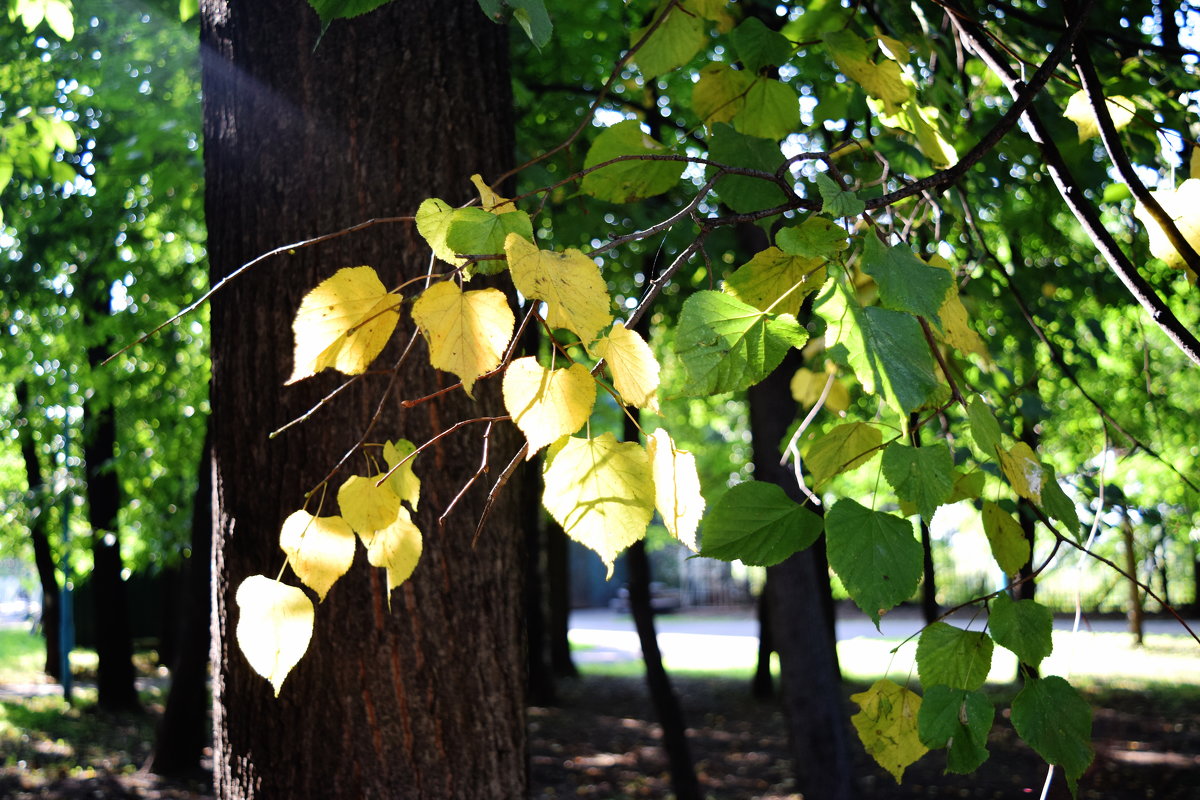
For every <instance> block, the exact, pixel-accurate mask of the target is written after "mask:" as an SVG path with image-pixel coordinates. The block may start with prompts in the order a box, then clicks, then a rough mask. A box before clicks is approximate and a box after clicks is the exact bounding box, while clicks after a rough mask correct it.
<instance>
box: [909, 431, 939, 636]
mask: <svg viewBox="0 0 1200 800" xmlns="http://www.w3.org/2000/svg"><path fill="white" fill-rule="evenodd" d="M919 420H920V415H918V414H917V413H916V412H915V411H914V412H913V413H912V414H911V415H909V418H908V424H909V428H910V431H909V440H910V441H911V442H912V446H913V447H920V446H921V429H920V428H918V427H917V422H918V421H919ZM921 552H922V554H923V555H922V560H921V572H922V575H923V577H922V580H921V615H922V617H923V618H924V619H925V624H926V625H929V624H932V623H933V622H935V621H936V620H937V618H938V614H939V613H940V612H939V609H938V601H937V580H936V578H937V576H936V575H935V574H934V570H933V538H932V537H931V536H930V535H929V520H927V519H925V518H924V517H922V518H921Z"/></svg>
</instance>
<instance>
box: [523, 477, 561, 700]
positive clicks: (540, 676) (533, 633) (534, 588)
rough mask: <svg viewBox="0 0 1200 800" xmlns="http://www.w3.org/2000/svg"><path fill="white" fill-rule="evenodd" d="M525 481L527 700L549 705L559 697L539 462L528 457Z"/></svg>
mask: <svg viewBox="0 0 1200 800" xmlns="http://www.w3.org/2000/svg"><path fill="white" fill-rule="evenodd" d="M522 469H524V471H525V484H524V486H523V487H522V495H521V517H522V521H521V527H522V529H523V530H524V531H525V632H526V638H527V639H528V646H527V648H526V656H527V662H526V669H527V670H528V675H529V702H530V703H531V704H533V705H538V706H545V705H552V704H554V703H556V702H557V701H558V691H557V687H556V686H555V684H554V670H553V669H551V666H550V659H549V648H548V644H549V636H548V630H547V624H546V619H547V614H546V603H545V598H546V592H545V591H544V586H545V584H544V582H543V577H544V575H545V570H544V569H542V557H543V555H544V553H545V548H544V547H543V546H542V542H543V541H545V535H544V530H543V527H542V525H541V524H540V523H541V516H542V515H541V504H540V501H539V493H538V487H539V486H540V485H541V465H540V464H539V463H538V462H537V461H529V462H527V463H526V464H525V465H524V467H522Z"/></svg>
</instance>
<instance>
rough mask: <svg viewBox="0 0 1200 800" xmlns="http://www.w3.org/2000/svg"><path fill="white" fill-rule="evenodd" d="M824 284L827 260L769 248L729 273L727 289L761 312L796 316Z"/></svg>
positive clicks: (726, 282) (726, 283)
mask: <svg viewBox="0 0 1200 800" xmlns="http://www.w3.org/2000/svg"><path fill="white" fill-rule="evenodd" d="M824 283H825V260H824V259H821V258H804V257H801V256H791V255H788V254H787V253H785V252H783V251H782V250H780V249H779V248H778V247H768V248H767V249H766V250H763V251H761V252H759V253H756V254H755V255H754V257H753V258H751V259H750V260H749V261H747V262H746V263H745V264H743V265H742V266H740V267H738V268H737V270H735V271H734V273H733V274H732V275H730V276H729V278H728V280H726V281H725V291H726V292H728V293H729V294H731V295H733V296H734V297H736V298H737V299H739V300H741V301H742V302H743V303H747V304H749V305H752V306H754V307H755V308H757V309H758V310H759V311H768V312H770V313H773V314H791V315H792V316H796V315H797V314H799V313H800V306H801V305H802V304H803V302H804V298H806V297H808V296H809V295H810V294H812V293H813V292H815V291H817V290H818V289H820V288H821V285H822V284H824Z"/></svg>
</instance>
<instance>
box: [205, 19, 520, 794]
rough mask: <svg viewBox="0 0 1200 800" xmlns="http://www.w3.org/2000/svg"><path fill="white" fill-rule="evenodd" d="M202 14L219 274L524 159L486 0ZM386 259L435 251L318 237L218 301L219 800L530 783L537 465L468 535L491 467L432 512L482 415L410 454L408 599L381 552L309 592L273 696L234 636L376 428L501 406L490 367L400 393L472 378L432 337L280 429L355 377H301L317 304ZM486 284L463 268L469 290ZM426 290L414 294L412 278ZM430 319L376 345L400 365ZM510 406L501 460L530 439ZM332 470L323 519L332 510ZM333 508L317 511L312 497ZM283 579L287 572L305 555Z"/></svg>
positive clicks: (418, 270) (361, 466)
mask: <svg viewBox="0 0 1200 800" xmlns="http://www.w3.org/2000/svg"><path fill="white" fill-rule="evenodd" d="M201 10H202V16H203V19H202V26H201V30H202V39H201V41H202V58H203V89H204V97H205V109H204V125H205V164H206V179H207V195H206V213H207V220H208V228H209V236H210V239H209V257H210V260H211V263H212V277H213V279H214V281H215V280H218V279H220V278H221V277H223V276H225V275H227V274H229V273H230V272H231V271H232V270H234V269H235V268H236V267H238V266H239V265H240V264H242V263H244V262H245V261H248V260H249V259H251V258H253V257H254V256H256V255H258V254H259V253H261V252H263V251H265V250H268V249H271V248H274V247H277V246H279V245H280V244H283V243H287V242H292V241H296V240H299V239H304V238H309V237H312V236H315V235H317V234H321V233H327V232H331V231H335V230H339V229H342V228H344V227H346V226H349V225H351V224H354V223H357V222H361V221H363V220H366V219H368V218H371V217H383V216H390V215H397V214H412V213H413V212H414V211H415V210H416V208H417V206H418V204H419V203H420V201H421V200H422V199H424V198H426V197H430V196H440V197H443V198H444V199H446V200H447V201H449V202H451V203H455V204H457V203H460V202H462V201H464V200H466V199H467V198H468V197H469V196H470V184H469V183H468V182H467V178H468V176H470V175H471V173H473V172H480V173H482V174H483V175H485V176H489V175H490V176H494V175H497V174H499V173H500V172H502V171H503V170H504V169H505V168H506V167H507V166H508V165H509V162H510V159H511V153H512V136H511V128H512V125H511V117H510V114H511V111H510V106H511V100H510V96H509V92H510V86H509V81H508V70H507V31H506V30H505V29H504V28H503V27H500V26H496V25H493V24H492V23H491V22H489V21H488V20H487V19H486V18H485V17H484V15H483V14H482V13H481V12H480V10H479V7H478V4H477V3H476V2H474V0H411V1H410V2H405V3H392V4H389V5H387V6H385V7H384V8H382V9H380V10H378V11H375V12H372V13H370V14H367V15H364V16H362V17H359V18H357V19H355V20H351V21H338V22H334V23H333V24H332V25H331V26H330V27H329V29H328V31H327V32H326V33H325V35H324V36H323V37H320V42H319V44H318V38H319V34H320V29H321V26H320V23H319V22H318V20H317V18H316V17H315V15H314V14H313V12H312V9H311V8H310V7H309V6H308V5H307V4H306V3H305V2H303V0H205V1H204V2H202V4H201ZM360 264H370V265H372V266H373V267H375V268H376V270H377V271H378V272H379V274H380V276H381V278H382V280H383V282H384V284H385V285H387V286H389V287H394V286H398V285H400V283H401V282H403V281H404V280H405V279H407V278H412V277H414V276H419V275H422V274H424V273H425V272H426V270H427V268H428V266H429V251H428V249H427V248H426V247H425V246H424V244H423V242H422V240H421V239H420V237H419V236H418V234H417V232H416V230H415V226H414V225H412V224H411V223H405V224H392V225H386V226H380V227H376V228H372V229H369V230H366V231H364V232H361V233H358V234H354V235H350V236H346V237H344V238H341V239H337V240H334V241H331V242H329V243H327V244H323V245H321V246H317V247H312V248H307V249H300V250H297V251H295V253H294V254H291V255H286V256H282V257H279V258H276V259H273V260H271V261H269V262H267V263H264V264H262V265H261V266H259V267H257V268H255V269H253V270H251V271H250V272H248V273H247V274H245V275H244V276H243V277H242V278H239V279H238V280H237V281H235V282H233V283H231V284H230V285H229V287H228V288H227V289H225V290H223V291H222V292H220V293H218V294H217V295H216V296H215V297H214V299H213V303H212V342H213V344H212V347H213V384H212V399H213V414H212V423H211V424H212V434H213V459H214V477H215V487H214V497H215V503H216V508H215V513H214V540H213V568H214V580H213V604H214V617H213V620H214V621H213V639H214V646H213V658H214V679H213V690H214V705H215V709H214V725H215V729H216V731H215V733H216V735H215V781H216V785H217V791H218V795H219V796H220V797H222V798H251V797H253V798H289V800H301V799H302V798H355V799H356V800H357V799H358V798H384V797H386V798H439V800H440V799H441V798H489V799H490V798H510V797H513V798H515V797H520V796H522V795H523V794H524V791H525V757H524V702H523V688H524V683H525V679H524V674H523V673H524V653H523V649H522V634H521V619H522V613H521V591H520V587H521V563H522V562H521V541H522V535H521V533H520V531H519V530H518V528H517V519H518V517H517V515H516V502H515V498H516V497H517V495H518V489H519V483H520V477H519V475H518V476H514V482H512V483H510V485H509V487H508V489H507V490H506V491H505V493H504V494H503V496H502V499H501V502H500V503H499V505H498V507H497V508H496V509H495V512H494V513H493V514H492V516H491V523H490V524H489V526H488V527H487V529H486V530H484V532H483V534H482V535H481V536H480V537H479V540H478V543H477V544H476V545H475V546H472V538H473V535H474V528H475V522H476V519H477V518H478V516H479V513H480V511H481V508H482V505H483V500H484V497H485V495H486V489H487V486H488V483H487V481H486V480H485V481H484V482H482V483H481V484H480V485H478V486H476V487H475V488H474V489H473V490H472V491H471V492H469V493H468V494H467V496H466V497H465V498H464V499H463V500H462V501H461V502H460V503H459V505H458V506H457V508H456V510H455V511H454V513H453V515H452V516H451V517H450V518H449V519H448V521H447V524H446V525H445V527H444V528H442V529H439V528H438V527H437V524H436V519H437V517H438V515H439V514H440V513H441V512H442V511H443V510H444V509H445V508H446V506H447V505H448V504H449V503H450V501H451V499H452V498H453V497H454V496H455V495H456V494H457V493H458V491H459V490H460V488H461V487H462V485H463V484H464V483H465V482H466V481H467V480H468V479H469V478H470V476H471V475H473V474H474V473H475V471H476V469H477V468H478V466H479V462H480V457H481V452H482V450H481V448H482V445H483V443H482V438H481V437H482V434H483V428H484V426H483V425H476V426H468V427H467V428H466V429H464V430H462V431H459V432H458V433H455V434H453V435H451V436H448V437H446V438H444V439H442V440H440V441H439V443H438V444H437V445H436V446H434V447H431V448H430V449H428V450H426V451H425V452H424V453H422V455H421V456H420V457H419V458H418V459H417V461H416V462H415V469H416V472H417V473H418V475H420V476H421V477H422V479H423V484H422V497H421V501H420V513H419V514H416V515H414V519H415V520H416V522H417V524H418V525H419V526H420V527H421V529H422V530H423V531H424V534H425V539H424V552H423V554H422V556H421V562H420V564H419V565H418V566H417V568H416V571H415V573H414V574H413V576H412V578H411V579H410V580H409V581H408V582H406V583H405V584H404V585H403V586H402V587H400V588H398V589H397V590H395V591H394V592H393V593H392V594H391V604H390V608H389V604H388V593H387V590H386V588H387V585H386V579H385V576H384V574H383V571H382V570H378V569H373V568H370V567H369V566H368V565H367V563H366V556H365V553H364V551H363V549H362V548H361V547H360V548H359V549H358V555H357V557H356V560H355V564H354V566H353V568H352V569H351V570H350V572H349V573H347V574H346V575H345V576H344V577H343V578H342V579H341V581H340V582H339V583H338V584H337V585H336V586H334V587H333V589H332V590H331V591H330V592H329V595H328V596H327V597H326V599H325V601H324V602H323V603H321V604H320V605H319V606H318V607H317V609H316V627H315V630H314V633H313V637H312V642H311V644H310V645H309V648H308V652H307V654H306V655H305V656H304V658H303V659H302V660H301V662H300V663H299V665H298V666H297V667H296V668H295V669H294V670H293V671H292V673H291V674H290V675H289V676H288V678H287V680H286V682H285V683H284V684H283V687H282V692H281V694H280V696H279V697H278V698H276V697H274V696H273V694H272V690H271V687H270V685H269V684H268V683H267V681H266V680H264V679H263V678H261V677H259V676H258V675H256V674H255V673H253V672H252V671H251V669H250V667H249V665H248V664H247V662H246V660H245V659H244V658H243V657H242V655H241V653H240V651H239V650H238V648H237V644H236V641H235V638H234V632H235V626H236V623H237V619H238V612H237V609H236V605H235V603H234V594H235V592H236V590H237V587H238V585H239V584H240V583H241V582H242V581H243V580H244V579H245V578H246V577H247V576H249V575H251V574H264V575H268V576H271V577H274V576H275V574H276V573H277V572H278V571H279V568H280V565H281V564H282V563H283V555H282V553H281V551H280V550H279V547H278V544H277V542H278V534H279V526H280V524H281V523H282V521H283V519H284V518H285V517H286V516H287V515H288V514H289V513H291V512H293V511H295V510H296V509H299V508H300V507H301V506H303V505H304V502H305V499H304V498H305V493H306V492H308V491H309V490H310V489H312V488H314V487H315V486H316V485H317V484H318V482H319V481H321V479H322V478H323V477H324V476H325V474H326V473H327V472H328V470H329V469H330V468H331V467H333V466H334V464H335V463H336V462H337V461H338V459H339V458H340V457H341V455H342V454H343V453H344V452H345V451H346V450H347V449H349V448H350V447H352V446H353V445H354V444H355V442H357V441H358V439H359V436H360V435H361V434H362V432H363V430H364V427H365V426H366V425H367V424H368V422H369V421H370V420H371V419H372V416H373V414H374V413H375V409H376V405H377V403H378V401H379V399H380V398H381V397H382V396H383V394H384V393H385V391H386V390H387V388H388V386H389V385H392V387H393V391H392V393H391V395H390V396H389V397H388V398H387V402H386V403H385V405H384V408H383V413H382V414H381V416H380V417H379V419H378V421H377V423H376V424H375V426H374V428H373V431H372V433H371V434H370V436H369V437H368V441H370V442H382V441H384V440H385V439H392V438H396V437H405V438H408V439H411V440H412V441H414V442H418V443H420V442H424V441H426V440H427V439H429V438H430V437H431V436H432V434H433V433H434V432H435V431H439V430H442V429H444V428H446V427H448V426H449V425H451V424H453V423H454V422H456V421H458V420H461V419H470V418H475V417H477V416H481V415H491V414H496V413H503V411H502V410H501V403H500V402H499V392H498V388H499V387H498V386H496V385H495V383H496V382H495V381H485V382H482V383H480V384H478V385H477V386H476V388H475V395H476V398H477V400H476V401H472V400H470V399H468V398H467V397H466V396H465V395H464V393H463V392H462V391H460V390H456V391H453V392H451V393H449V394H447V395H446V396H444V397H441V398H439V399H437V400H434V401H432V402H427V403H424V404H421V405H419V406H415V407H413V408H411V409H408V410H403V409H401V408H400V407H399V404H398V401H399V399H401V398H416V397H421V396H423V395H425V394H427V393H429V392H432V391H434V390H436V389H439V388H441V387H444V386H448V385H450V384H453V383H454V382H455V379H454V378H453V377H452V376H450V375H447V374H444V373H437V372H435V371H434V370H432V369H431V368H430V367H429V366H428V359H427V355H426V353H427V351H426V348H425V346H424V345H423V344H418V345H417V346H416V347H415V348H414V350H413V352H412V354H411V356H410V358H409V359H408V360H407V361H405V362H404V364H403V366H402V368H401V372H400V375H399V379H398V380H397V381H396V382H395V384H389V378H388V377H387V376H384V375H378V376H368V377H367V378H366V379H365V380H363V381H360V382H359V383H357V384H356V385H355V386H354V387H352V388H351V389H349V390H347V391H345V392H342V393H341V394H339V395H338V397H337V398H336V401H335V402H334V403H332V404H331V406H330V407H329V408H326V409H323V410H322V411H320V412H318V413H317V414H315V415H314V416H313V417H312V418H311V419H310V420H308V421H307V422H306V423H305V424H304V425H301V426H298V427H297V428H293V429H291V430H289V431H287V432H286V433H284V434H282V435H281V436H279V437H278V438H276V439H274V440H268V438H267V435H268V433H269V432H270V431H272V430H274V429H276V428H278V427H280V426H281V425H283V424H284V423H286V422H288V421H290V420H291V419H293V418H295V417H297V416H299V415H301V414H303V413H304V412H306V411H307V410H308V409H310V408H311V407H312V406H313V405H314V404H315V403H316V402H317V401H318V400H319V399H320V398H321V397H323V396H324V395H325V394H327V393H328V392H329V391H331V390H332V389H333V388H334V387H336V386H338V385H340V384H341V382H342V380H343V379H342V378H341V377H339V376H337V375H334V374H322V375H320V376H317V377H315V378H310V379H308V380H305V381H302V382H301V383H299V384H296V385H293V386H289V387H284V386H283V382H284V381H285V380H286V379H287V378H288V377H289V375H290V374H291V369H292V356H291V353H292V332H291V321H292V317H293V316H294V314H295V312H296V309H297V308H298V307H299V304H300V301H301V298H302V297H303V296H304V294H305V293H307V292H308V291H309V290H310V289H311V288H312V287H314V286H315V285H316V284H317V283H318V282H319V281H321V280H323V279H325V278H327V277H329V276H330V275H332V274H333V273H334V272H335V271H336V270H337V269H338V268H340V267H346V266H354V265H360ZM476 283H479V282H478V281H476V282H473V284H472V287H471V288H476V285H475V284H476ZM409 291H410V293H411V292H412V291H414V290H409ZM412 332H413V326H412V323H411V321H410V319H409V317H408V314H407V310H406V311H405V313H404V315H403V317H402V321H401V326H400V329H399V331H398V334H397V337H398V340H397V341H395V342H393V344H392V345H390V346H389V348H388V349H387V350H386V351H385V352H384V354H383V355H382V356H381V357H380V358H379V360H378V361H377V362H376V364H377V365H378V366H380V367H381V368H383V369H385V370H386V368H387V367H388V366H389V365H391V364H393V363H395V361H396V359H397V358H398V356H399V353H400V351H401V346H402V345H403V343H404V342H405V341H407V338H408V337H409V336H410V335H411V334H412ZM514 432H515V429H514V428H512V427H511V426H497V428H496V432H495V433H494V434H493V436H492V440H491V446H490V450H489V452H490V455H491V458H492V462H491V475H493V476H494V475H496V474H498V473H499V472H500V470H501V469H502V468H503V467H504V464H505V463H507V461H508V459H509V458H510V457H511V456H512V455H513V454H514V453H515V452H516V450H517V449H518V447H519V443H518V441H517V438H516V436H515V435H514ZM352 471H353V472H355V473H359V474H366V473H367V472H368V469H367V462H366V459H365V458H364V457H363V456H362V455H356V456H355V457H353V458H352V459H351V460H350V461H349V462H348V463H347V466H346V467H345V468H343V469H342V470H341V471H340V472H339V473H338V474H337V475H336V476H335V477H334V478H333V479H332V481H331V482H330V487H329V488H330V491H329V492H328V493H327V494H326V495H325V501H324V507H323V509H322V513H325V514H329V513H334V512H335V511H336V503H335V501H334V497H335V492H336V489H337V487H338V486H339V485H340V484H341V483H342V482H343V481H344V480H345V479H346V477H348V475H349V474H351V472H352ZM314 508H315V506H314ZM285 580H287V581H289V582H293V583H294V582H295V578H294V577H292V576H291V575H290V573H289V574H287V575H286V577H285Z"/></svg>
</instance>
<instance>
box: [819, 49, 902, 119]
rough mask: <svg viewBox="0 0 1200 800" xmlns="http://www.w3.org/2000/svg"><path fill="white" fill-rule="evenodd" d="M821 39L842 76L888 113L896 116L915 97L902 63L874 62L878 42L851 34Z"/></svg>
mask: <svg viewBox="0 0 1200 800" xmlns="http://www.w3.org/2000/svg"><path fill="white" fill-rule="evenodd" d="M821 38H822V39H823V40H824V41H825V44H826V45H827V47H828V52H829V55H830V56H831V57H832V58H833V60H834V63H836V64H837V66H838V69H840V70H841V71H842V74H843V75H845V76H846V77H847V78H849V79H850V80H852V81H855V82H857V83H858V84H859V85H860V86H862V87H863V89H865V90H866V91H867V94H869V95H871V96H872V97H875V98H877V99H879V100H882V101H883V108H884V111H885V113H887V114H895V113H896V112H898V111H899V110H900V107H901V106H902V105H903V104H904V103H905V102H906V101H907V100H908V99H909V98H910V97H911V96H912V89H911V88H910V87H909V86H908V84H906V83H905V82H904V77H903V72H902V71H901V69H900V65H899V64H898V63H896V62H895V61H883V62H881V63H875V62H874V61H872V60H871V59H872V56H873V54H874V53H877V52H878V50H879V48H878V45H877V44H876V43H875V41H874V40H864V39H860V38H859V37H858V36H857V35H856V34H854V33H853V32H852V31H848V30H839V31H834V32H831V33H826V34H825V35H824V36H823V37H821Z"/></svg>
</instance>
